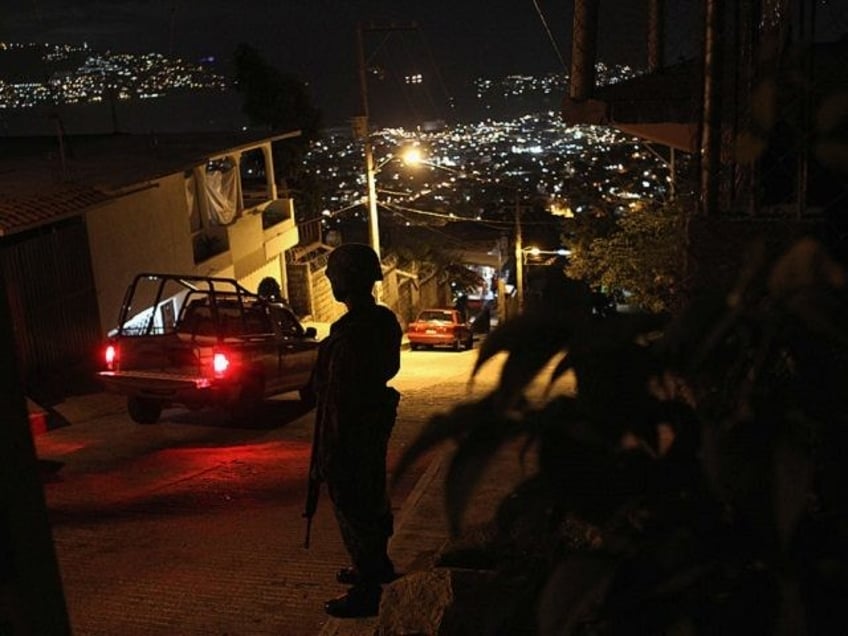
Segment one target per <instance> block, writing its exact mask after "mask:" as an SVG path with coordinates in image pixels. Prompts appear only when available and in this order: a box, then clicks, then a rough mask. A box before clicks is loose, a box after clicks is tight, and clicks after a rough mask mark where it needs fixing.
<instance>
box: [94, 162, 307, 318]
mask: <svg viewBox="0 0 848 636" xmlns="http://www.w3.org/2000/svg"><path fill="white" fill-rule="evenodd" d="M148 185H149V187H145V186H142V185H140V186H137V187H136V188H134V189H133V190H134V191H133V192H132V193H130V194H127V195H125V196H122V197H119V198H117V199H115V200H114V201H112V202H110V203H109V204H107V205H104V206H100V207H97V208H92V209H90V210H88V211H87V213H86V224H87V227H88V237H89V243H90V247H91V263H92V268H93V270H94V283H95V286H96V289H97V302H98V306H99V311H100V325H101V328H102V330H103V332H104V334H105V333H107V332H108V331H109V330H110V329H112V328H113V327H115V324H116V321H117V318H118V312H119V311H120V308H121V302H122V301H123V299H124V293H125V291H126V288H127V285H129V283H130V282H131V281H132V279H133V277H134V276H135V275H136V274H138V273H141V272H171V273H174V272H175V273H193V274H199V275H201V276H220V277H222V278H235V279H236V280H238V281H239V282H241V284H242V285H244V286H245V287H246V288H247V289H250V290H251V291H255V290H256V288H257V286H258V284H259V281H260V280H261V279H262V278H264V277H265V276H273V277H274V278H276V279H277V280H278V281H279V282H280V285H281V287H282V288H283V289H284V290H285V289H286V284H287V280H286V272H285V260H284V257H283V251H284V250H285V249H289V248H291V247H293V246H294V245H296V244H297V241H298V231H297V225H296V224H295V220H294V215H293V213H292V218H291V219H289V220H286V221H284V222H282V223H280V224H278V225H276V226H274V227H273V228H269V229H268V230H263V229H262V217H261V215H260V214H258V213H251V212H248V213H243V214H242V215H241V216H240V217H239V218H238V219H237V220H236V221H235V222H234V223H233V224H232V225H229V226H228V227H227V229H226V231H227V235H228V239H229V250H228V251H226V252H224V253H222V254H219V255H217V256H213V257H212V258H210V259H208V260H205V261H203V262H202V263H198V264H195V262H194V251H193V247H192V235H191V224H190V222H189V213H188V204H187V202H186V196H185V180H184V177H183V174H182V173H178V174H174V175H171V176H168V177H165V178H162V179H159V180H157V181H155V182H151V183H150V184H148Z"/></svg>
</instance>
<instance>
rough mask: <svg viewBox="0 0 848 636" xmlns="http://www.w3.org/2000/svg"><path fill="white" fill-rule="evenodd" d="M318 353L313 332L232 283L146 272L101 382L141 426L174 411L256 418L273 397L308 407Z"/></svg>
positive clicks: (110, 342) (124, 311)
mask: <svg viewBox="0 0 848 636" xmlns="http://www.w3.org/2000/svg"><path fill="white" fill-rule="evenodd" d="M317 354H318V340H317V338H316V330H315V328H314V327H308V328H304V326H303V325H302V324H301V323H300V321H299V320H298V319H297V317H296V316H295V315H294V313H293V312H292V311H291V309H289V308H288V307H287V306H286V305H285V304H283V303H281V302H279V301H274V300H272V299H268V298H264V297H262V296H259V295H257V294H255V293H252V292H250V291H248V290H247V289H245V288H244V287H242V286H241V285H240V284H239V283H238V282H237V281H235V280H233V279H229V278H215V277H205V276H195V275H180V274H162V273H142V274H139V275H137V276H136V277H135V278H134V279H133V281H132V283H131V284H130V285H129V287H128V288H127V292H126V295H125V297H124V301H123V303H122V306H121V311H120V315H119V318H118V326H117V328H116V329H114V330H112V331H111V332H110V333H109V336H108V339H107V341H106V343H105V346H104V348H103V365H104V366H103V369H102V370H101V371H99V373H98V375H99V378H100V380H101V382H102V383H103V385H104V388H105V389H106V390H107V391H111V392H115V393H119V394H123V395H126V396H127V408H128V411H129V415H130V417H131V418H132V419H133V420H134V421H135V422H137V423H139V424H152V423H155V422H156V421H158V420H159V417H160V415H161V413H162V409H163V408H166V407H170V406H185V407H187V408H190V409H199V408H203V407H206V406H213V407H222V408H226V409H229V411H230V413H231V414H233V415H234V416H237V417H238V416H242V417H244V416H248V417H249V416H251V415H252V414H254V413H255V410H256V409H257V407H259V406H260V405H261V403H262V402H263V400H264V399H265V398H267V397H269V396H271V395H275V394H278V393H284V392H288V391H299V392H300V396H301V398H302V399H306V397H307V396H308V393H307V391H308V386H307V385H308V383H309V378H310V375H311V373H312V368H313V366H314V365H315V360H316V358H317Z"/></svg>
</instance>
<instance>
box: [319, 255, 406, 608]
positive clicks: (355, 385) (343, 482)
mask: <svg viewBox="0 0 848 636" xmlns="http://www.w3.org/2000/svg"><path fill="white" fill-rule="evenodd" d="M326 275H327V278H328V279H329V281H330V285H331V287H332V290H333V296H334V297H335V299H336V300H338V301H339V302H343V303H344V304H345V305H346V306H347V312H346V313H345V314H344V315H343V316H342V317H341V318H339V319H338V320H337V321H336V322H334V323H333V324H332V325H331V327H330V333H329V335H328V336H327V338H325V339H324V340H323V341H322V342H321V346H320V348H319V351H318V361H317V363H316V367H315V371H314V373H313V380H312V389H313V391H314V394H315V400H316V415H315V426H316V435H315V445H316V448H314V449H313V452H314V453H315V452H317V455H316V458H317V460H318V461H317V462H316V467H315V469H316V470H318V471H319V473H320V474H319V475H318V477H320V478H321V479H323V480H324V481H325V482H326V484H327V491H328V493H329V496H330V500H331V501H332V503H333V509H334V512H335V515H336V520H337V522H338V525H339V530H340V532H341V536H342V540H343V541H344V544H345V548H346V549H347V552H348V554H349V555H350V559H351V565H349V566H347V567H343V568H342V569H340V570H339V571H338V573H337V575H336V578H337V580H338V581H339V582H340V583H344V584H347V585H350V588H349V589H348V591H347V592H346V593H345V594H344V595H342V596H339V597H338V598H334V599H331V600H329V601H327V602H326V604H325V610H326V612H327V613H328V614H330V615H331V616H337V617H342V618H348V617H358V616H373V615H375V614H377V612H378V609H379V605H380V597H381V594H382V584H383V583H386V582H388V581H391V580H393V579H394V578H395V577H396V574H395V569H394V565H393V563H392V561H391V559H390V558H389V556H388V553H387V547H388V540H389V537H390V536H391V535H392V532H393V522H394V521H393V517H392V512H391V503H390V501H389V497H388V493H387V488H386V450H387V446H388V441H389V436H390V435H391V431H392V427H393V426H394V422H395V417H396V414H397V406H398V403H399V400H400V394H399V393H398V392H397V391H396V390H395V389H393V388H391V387H388V386H387V384H386V383H387V382H388V381H389V380H390V379H391V378H392V377H394V376H395V374H396V373H397V372H398V370H399V369H400V343H401V337H402V331H401V327H400V325H399V324H398V320H397V318H396V317H395V315H394V313H393V312H392V311H391V310H390V309H389V308H388V307H385V306H383V305H378V304H377V303H376V301H375V299H374V296H373V295H372V290H373V287H374V283H375V282H376V281H378V280H382V278H383V273H382V269H381V267H380V260H379V258H378V257H377V254H376V253H375V252H374V250H372V249H371V248H370V247H369V246H367V245H363V244H359V243H346V244H343V245H340V246H339V247H337V248H336V249H334V250H333V251H332V252H331V253H330V256H329V259H328V262H327V270H326ZM313 477H314V475H313Z"/></svg>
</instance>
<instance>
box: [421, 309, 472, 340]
mask: <svg viewBox="0 0 848 636" xmlns="http://www.w3.org/2000/svg"><path fill="white" fill-rule="evenodd" d="M406 335H407V337H408V338H409V346H410V348H411V349H413V350H416V349H421V348H424V347H426V348H432V347H451V348H452V349H453V350H454V351H459V350H460V349H461V348H465V349H471V348H472V347H473V346H474V334H473V333H472V331H471V325H470V323H468V322H466V321H465V320H464V319H463V318H462V314H461V313H460V312H459V311H457V310H456V309H452V308H441V307H435V308H431V309H424V310H423V311H422V312H421V313H419V314H418V317H417V318H416V319H415V321H414V322H411V323H410V324H409V327H408V328H407V331H406Z"/></svg>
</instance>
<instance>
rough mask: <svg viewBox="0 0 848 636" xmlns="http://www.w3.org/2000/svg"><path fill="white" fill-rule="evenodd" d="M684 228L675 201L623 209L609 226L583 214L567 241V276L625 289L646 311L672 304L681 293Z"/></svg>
mask: <svg viewBox="0 0 848 636" xmlns="http://www.w3.org/2000/svg"><path fill="white" fill-rule="evenodd" d="M685 230H686V211H685V208H684V206H683V204H682V203H681V202H680V201H677V202H671V203H654V204H651V205H649V206H648V207H646V208H640V209H638V210H632V211H629V212H625V213H624V214H622V215H621V216H619V217H618V218H617V219H616V220H615V223H614V224H612V225H611V226H610V224H609V223H607V224H604V223H600V224H599V223H598V221H597V219H594V218H589V219H586V220H584V222H583V223H577V224H576V226H575V235H574V236H573V237H572V238H570V239H569V241H568V242H569V245H570V246H571V257H570V259H569V266H568V270H567V272H568V275H569V276H571V277H573V278H578V279H583V280H586V281H587V282H588V283H589V284H590V285H592V286H593V287H600V288H603V289H607V290H612V291H622V290H626V291H627V292H628V294H630V299H629V302H630V303H631V304H633V305H636V306H638V307H641V308H643V309H646V310H649V311H666V310H670V309H673V308H675V307H676V306H677V304H679V298H680V296H681V295H682V294H681V291H682V282H683V281H681V272H684V271H685V268H684V267H683V262H684V258H685V245H686V242H685V240H684V239H685V233H686V232H685Z"/></svg>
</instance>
